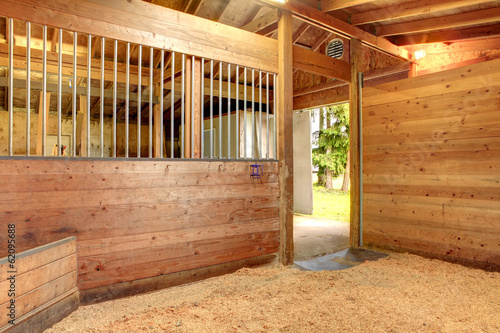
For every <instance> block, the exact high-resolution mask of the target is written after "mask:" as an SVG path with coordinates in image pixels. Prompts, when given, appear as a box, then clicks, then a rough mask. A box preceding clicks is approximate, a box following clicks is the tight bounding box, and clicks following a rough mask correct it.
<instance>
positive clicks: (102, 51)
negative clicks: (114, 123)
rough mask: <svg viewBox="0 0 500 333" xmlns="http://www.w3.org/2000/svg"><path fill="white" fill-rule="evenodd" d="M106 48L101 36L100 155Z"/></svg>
mask: <svg viewBox="0 0 500 333" xmlns="http://www.w3.org/2000/svg"><path fill="white" fill-rule="evenodd" d="M105 50H106V39H105V38H104V37H102V38H101V110H100V111H101V112H100V114H99V125H100V126H99V127H100V130H101V131H100V134H101V135H100V141H99V144H100V147H101V152H100V153H101V157H104V56H105V52H104V51H105Z"/></svg>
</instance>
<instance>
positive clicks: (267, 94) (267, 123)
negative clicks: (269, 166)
mask: <svg viewBox="0 0 500 333" xmlns="http://www.w3.org/2000/svg"><path fill="white" fill-rule="evenodd" d="M266 133H267V148H266V158H267V159H269V158H270V155H271V154H270V153H269V149H270V145H269V72H266Z"/></svg>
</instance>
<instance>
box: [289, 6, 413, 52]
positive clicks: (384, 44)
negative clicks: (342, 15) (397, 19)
mask: <svg viewBox="0 0 500 333" xmlns="http://www.w3.org/2000/svg"><path fill="white" fill-rule="evenodd" d="M285 8H287V9H288V10H290V11H292V13H293V15H294V16H295V17H297V18H298V19H300V20H302V21H303V22H306V23H309V24H313V25H316V26H318V27H320V28H322V29H324V30H328V31H330V32H333V33H336V34H339V35H342V36H344V37H347V38H357V39H360V40H361V41H362V42H363V44H365V45H367V46H369V47H371V48H374V49H376V50H379V51H382V52H384V53H387V54H389V55H392V56H394V57H397V58H400V59H403V60H406V61H410V54H409V53H408V51H406V50H404V49H402V48H399V47H398V46H396V45H394V44H392V43H391V42H389V41H388V40H387V39H385V38H380V37H377V36H374V35H372V34H370V33H368V32H366V31H364V30H361V29H359V28H357V27H355V26H352V25H350V24H349V23H347V22H344V21H342V20H339V19H337V18H335V17H333V16H331V15H328V14H325V13H323V12H320V11H319V10H317V9H314V8H312V7H309V6H307V5H304V4H302V3H300V2H297V1H290V2H289V3H288V4H287V5H286V6H285Z"/></svg>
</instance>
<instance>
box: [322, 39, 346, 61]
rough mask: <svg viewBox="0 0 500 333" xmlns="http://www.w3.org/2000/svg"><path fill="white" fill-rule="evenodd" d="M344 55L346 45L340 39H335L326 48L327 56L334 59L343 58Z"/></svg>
mask: <svg viewBox="0 0 500 333" xmlns="http://www.w3.org/2000/svg"><path fill="white" fill-rule="evenodd" d="M343 54H344V44H343V43H342V41H341V40H340V39H338V38H337V39H334V40H332V41H331V42H330V43H328V45H327V46H326V55H327V56H329V57H332V58H336V59H339V58H342V55H343Z"/></svg>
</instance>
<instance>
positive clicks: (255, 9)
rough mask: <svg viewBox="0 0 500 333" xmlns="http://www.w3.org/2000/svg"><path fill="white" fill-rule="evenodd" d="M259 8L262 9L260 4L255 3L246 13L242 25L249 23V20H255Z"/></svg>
mask: <svg viewBox="0 0 500 333" xmlns="http://www.w3.org/2000/svg"><path fill="white" fill-rule="evenodd" d="M261 9H262V6H260V5H257V4H255V6H254V7H253V9H252V10H251V11H250V13H249V14H248V16H247V18H246V20H245V22H243V26H245V25H247V24H249V23H250V22H252V21H253V20H255V18H256V17H257V15H259V12H260V10H261Z"/></svg>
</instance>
